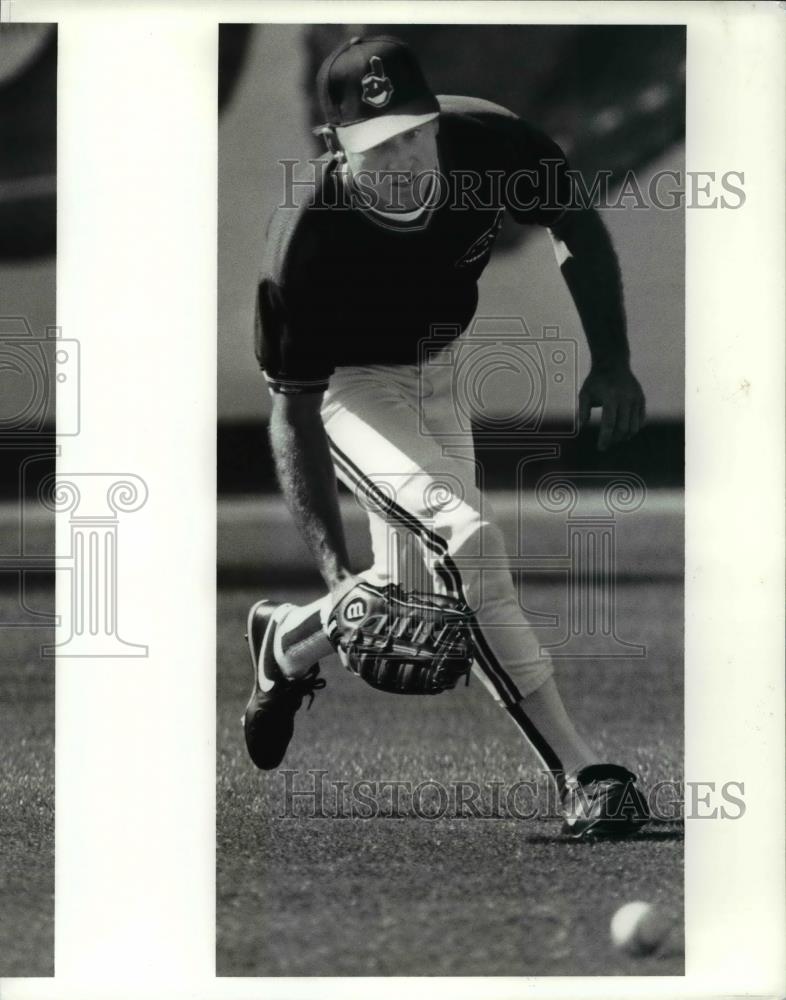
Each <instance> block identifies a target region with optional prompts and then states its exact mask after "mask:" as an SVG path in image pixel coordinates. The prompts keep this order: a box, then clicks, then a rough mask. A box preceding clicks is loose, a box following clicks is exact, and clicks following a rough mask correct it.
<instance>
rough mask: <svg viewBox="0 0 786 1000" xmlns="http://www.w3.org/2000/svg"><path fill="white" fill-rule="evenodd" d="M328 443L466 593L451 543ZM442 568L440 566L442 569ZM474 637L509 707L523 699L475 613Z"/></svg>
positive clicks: (354, 478)
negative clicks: (418, 538) (392, 497)
mask: <svg viewBox="0 0 786 1000" xmlns="http://www.w3.org/2000/svg"><path fill="white" fill-rule="evenodd" d="M328 443H329V445H330V450H331V452H332V455H333V460H334V462H335V463H336V465H337V466H338V467H339V468H340V469H341V471H342V472H343V473H344V474H345V475H346V476H347V478H348V479H349V480H350V482H352V483H353V484H354V485H355V486H356V487H359V488H360V489H361V490H362V492H363V494H364V495H365V496H366V497H367V498H368V499H369V500H371V501H373V503H374V504H375V505H376V506H377V507H379V508H380V509H381V510H382V511H383V512H384V514H385V515H386V516H387V517H388V518H389V519H390V520H391V521H394V522H397V523H398V524H401V525H402V526H403V527H405V528H407V529H408V530H409V531H411V532H412V533H413V534H416V535H418V536H419V537H420V538H421V539H422V540H423V542H424V544H425V545H426V546H427V547H428V548H429V549H430V550H431V551H432V552H433V553H434V554H435V555H436V556H437V557H438V558H439V559H440V561H441V562H442V564H443V566H444V570H443V572H442V573H440V576H441V577H442V579H443V580H444V581H445V582H447V584H448V586H449V587H450V588H451V590H453V591H454V593H455V595H456V596H463V595H464V587H463V583H462V580H461V573H460V571H459V569H458V567H457V566H456V564H455V563H454V562H453V560H452V558H451V556H450V553H449V552H448V545H447V542H446V541H445V539H444V538H442V537H441V536H440V535H438V534H437V533H436V532H434V531H432V530H431V529H429V528H427V527H426V526H425V525H424V524H422V523H421V522H420V521H419V520H418V519H417V518H416V517H415V516H414V515H413V514H410V512H409V511H408V510H405V509H404V508H403V507H401V506H400V505H399V504H397V503H396V502H395V501H394V500H392V499H391V498H390V497H389V496H387V495H386V494H385V493H384V492H383V491H382V490H381V489H380V488H379V487H378V486H377V485H376V484H375V483H374V481H373V480H371V479H370V478H369V477H368V476H366V475H365V473H364V472H363V471H362V470H361V469H359V468H358V467H357V466H356V465H355V464H354V462H353V461H352V460H351V459H350V458H349V457H348V456H347V455H345V454H344V452H343V451H342V450H341V449H340V448H339V447H338V445H337V444H336V443H335V442H334V441H333V440H332V439H331V438H330V436H329V435H328ZM439 571H440V569H439V568H438V569H437V572H439ZM470 621H471V625H472V629H473V637H474V639H475V649H476V652H477V654H478V662H479V664H480V667H481V669H482V670H483V672H484V673H485V674H486V676H487V677H488V678H489V680H490V681H491V683H492V684H493V685H494V687H495V689H496V690H497V692H498V693H499V696H500V698H501V699H502V701H503V703H504V704H505V705H507V706H511V705H515V704H516V703H517V702H518V701H519V700H520V698H521V693H520V691H519V690H518V688H517V687H516V685H515V684H514V683H513V681H512V680H511V678H510V677H509V676H508V674H507V672H506V671H505V670H504V669H503V667H502V665H501V664H500V663H499V662H498V660H497V658H496V657H495V656H494V654H493V652H492V651H491V649H490V648H489V646H488V643H487V642H486V639H485V636H483V633H482V631H481V628H480V625H479V624H478V621H477V618H476V616H475V615H472V616H471V619H470Z"/></svg>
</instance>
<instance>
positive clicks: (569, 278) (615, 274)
mask: <svg viewBox="0 0 786 1000" xmlns="http://www.w3.org/2000/svg"><path fill="white" fill-rule="evenodd" d="M551 233H552V236H553V238H554V240H555V241H558V242H559V243H561V244H563V245H564V249H563V248H561V247H559V246H558V247H557V253H558V259H560V270H561V271H562V275H563V277H564V279H565V283H566V285H567V286H568V290H569V291H570V294H571V297H572V298H573V302H574V303H575V305H576V310H577V312H578V314H579V317H580V319H581V323H582V326H583V328H584V333H585V334H586V337H587V343H588V344H589V349H590V355H591V357H592V366H593V368H598V369H605V368H614V367H619V366H625V367H627V366H628V364H629V362H630V350H629V348H628V337H627V330H626V319H625V305H624V299H623V292H622V275H621V273H620V266H619V261H618V259H617V254H616V251H615V250H614V246H613V244H612V242H611V237H610V236H609V233H608V230H607V229H606V227H605V225H604V224H603V221H602V220H601V218H600V216H599V215H598V213H597V212H596V211H595V210H594V209H582V210H580V211H569V212H567V213H566V214H565V215H564V216H563V218H562V219H561V220H560V222H559V223H557V224H556V225H555V226H553V227H552V230H551Z"/></svg>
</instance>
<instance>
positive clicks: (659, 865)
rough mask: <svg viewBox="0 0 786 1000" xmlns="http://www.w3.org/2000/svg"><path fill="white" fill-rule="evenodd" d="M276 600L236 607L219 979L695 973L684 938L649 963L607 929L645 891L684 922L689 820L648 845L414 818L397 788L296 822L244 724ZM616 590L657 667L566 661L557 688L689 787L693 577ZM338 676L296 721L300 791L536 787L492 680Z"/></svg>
mask: <svg viewBox="0 0 786 1000" xmlns="http://www.w3.org/2000/svg"><path fill="white" fill-rule="evenodd" d="M538 593H539V598H538V599H539V610H547V609H550V608H551V609H553V608H556V607H558V606H559V603H560V601H561V600H562V599H563V596H564V595H563V592H562V588H561V587H560V586H558V585H557V584H553V583H552V584H548V585H546V586H543V587H539V590H538ZM259 596H261V595H260V594H258V593H254V592H251V591H247V590H240V589H231V590H225V591H224V592H222V593H220V594H219V602H218V629H219V631H218V697H219V703H218V775H217V779H218V796H217V824H218V830H217V911H218V912H217V974H218V975H219V976H355V975H357V976H362V975H393V976H395V975H402V976H409V975H419V976H428V975H434V976H470V975H497V976H505V975H510V976H523V975H527V976H548V975H680V974H682V972H683V964H684V959H683V957H682V955H681V954H680V949H679V947H672V948H670V949H667V951H666V953H665V954H662V955H659V956H655V957H650V958H644V959H634V958H629V957H626V956H622V955H620V954H618V953H616V952H614V951H613V950H612V947H611V944H610V942H609V937H608V925H609V919H610V917H611V915H612V913H613V912H614V910H615V909H616V908H617V907H618V906H620V905H621V904H622V903H624V902H626V901H629V900H633V899H647V900H652V901H659V902H661V903H662V904H663V905H664V906H665V907H667V908H668V909H669V910H671V911H672V912H673V913H674V914H675V918H676V919H677V920H678V921H681V914H682V885H683V844H682V830H681V826H680V825H679V824H678V823H676V822H665V821H664V822H654V823H653V824H652V825H651V827H649V828H648V830H647V831H645V832H642V834H641V835H640V836H639V837H638V838H636V839H635V840H633V841H630V842H624V843H615V842H608V841H607V842H598V843H595V844H577V843H573V842H570V841H567V840H563V839H561V838H560V836H559V824H558V822H557V821H556V820H554V819H548V818H545V819H520V818H515V817H512V818H507V817H506V818H484V817H483V816H475V817H472V816H468V817H465V818H462V817H461V816H457V815H456V814H455V810H451V809H450V808H448V810H447V811H444V810H443V815H442V817H441V818H438V819H428V818H424V817H423V814H424V813H425V812H429V809H428V807H427V806H426V804H425V803H426V799H425V798H424V800H423V803H422V808H421V809H420V810H416V809H415V808H414V807H413V804H412V802H411V800H409V799H408V798H407V796H403V797H402V803H403V807H402V808H401V809H399V810H398V811H395V810H393V809H389V808H387V806H389V805H391V804H392V803H391V801H390V795H388V797H387V798H386V799H384V800H381V805H382V808H381V809H380V811H379V814H378V815H377V816H376V817H375V818H352V817H351V816H349V815H347V812H348V810H346V809H340V810H339V815H340V818H328V817H324V818H322V817H321V818H308V817H307V816H304V815H302V811H303V810H302V809H301V810H300V814H298V815H295V816H291V815H289V816H288V815H286V813H287V807H286V803H285V794H284V793H285V778H284V776H283V775H282V774H281V772H272V773H267V774H266V773H263V772H259V771H256V770H255V769H254V767H253V766H252V765H251V763H250V762H249V761H248V760H247V758H246V756H245V747H244V744H243V737H242V732H241V728H240V725H239V717H240V715H241V713H242V710H243V708H244V706H245V702H246V699H247V697H248V693H249V689H250V676H251V674H250V667H249V664H248V662H247V650H246V647H245V644H244V641H243V632H244V631H245V616H246V613H247V608H248V606H249V604H250V603H251V601H252V600H254V599H256V598H257V597H259ZM265 596H268V597H271V598H273V599H276V600H284V599H286V600H292V601H296V602H298V603H301V602H305V601H307V600H310V599H312V598H313V597H315V596H317V595H316V594H315V593H312V592H300V593H297V592H294V591H291V590H290V591H280V592H276V591H275V590H272V591H270V592H268V593H266V594H265ZM618 596H619V616H618V621H619V629H620V634H621V635H624V637H625V638H627V639H630V640H632V641H637V642H641V643H644V644H645V645H646V646H647V650H648V655H647V657H646V659H644V660H630V661H624V660H616V661H606V662H598V661H586V662H575V661H574V662H571V661H561V662H560V664H559V665H558V667H557V671H558V679H559V682H560V685H561V688H562V690H563V694H564V697H565V700H566V702H567V703H568V705H569V706H570V709H571V710H572V712H573V714H574V715H575V718H576V719H577V721H578V722H579V723H580V725H581V726H582V727H583V728H584V729H585V730H586V731H587V732H589V733H591V734H592V735H593V737H594V740H595V741H596V743H598V744H599V745H600V747H601V749H602V751H603V752H604V753H605V754H607V755H608V757H609V758H610V759H614V760H619V761H621V762H623V763H626V764H628V765H629V766H631V767H632V768H633V769H634V770H637V771H638V772H639V774H640V775H641V777H642V779H643V782H644V784H645V785H648V786H649V785H651V784H652V783H654V782H656V781H658V780H671V779H674V780H679V779H681V777H682V731H683V725H682V588H681V584H679V583H676V582H674V583H670V582H668V581H664V582H659V583H656V584H652V583H650V584H644V583H642V584H637V583H634V584H626V585H624V586H622V587H621V588H620V592H619V595H618ZM323 674H324V676H326V677H327V679H328V687H327V689H326V690H324V691H321V692H318V693H317V696H316V700H315V702H314V705H313V708H312V709H311V711H309V712H307V711H305V710H304V711H301V713H300V714H299V715H298V717H297V724H296V735H295V739H294V741H293V743H292V745H291V747H290V751H289V753H288V755H287V759H286V762H285V767H286V768H288V769H291V770H295V771H298V772H300V774H299V775H298V776H296V777H294V778H290V780H291V781H292V780H294V781H295V784H296V786H297V787H299V788H302V787H304V786H307V785H308V783H309V782H310V781H311V779H310V778H309V777H308V775H307V774H306V772H307V771H308V770H309V769H319V768H321V769H324V770H326V771H327V772H328V774H327V776H326V780H332V781H339V780H344V781H348V782H355V781H358V780H360V779H366V780H370V781H379V782H381V781H393V780H398V781H408V782H411V783H412V785H413V786H415V785H417V784H418V783H419V782H422V781H424V780H425V779H433V780H435V781H438V782H440V783H442V784H443V785H446V786H450V783H451V782H457V781H476V782H481V783H482V782H491V781H500V782H504V783H505V786H506V787H509V786H512V785H513V784H514V783H515V782H516V781H518V780H520V779H533V780H534V779H538V769H539V762H538V760H537V758H536V757H535V756H534V754H533V753H532V752H531V751H530V750H529V749H528V748H525V747H524V746H523V745H522V743H521V740H520V737H519V736H518V733H517V730H516V729H515V728H514V727H513V725H512V724H511V722H510V721H509V719H508V718H507V716H506V715H505V713H504V712H503V711H501V710H500V709H498V708H497V707H496V706H495V705H494V703H493V702H492V700H491V699H490V697H489V696H488V695H487V694H486V692H485V690H483V689H482V687H481V685H480V684H478V683H477V682H476V681H475V680H473V682H472V683H471V685H470V686H469V688H467V689H462V690H458V691H455V692H449V693H447V694H445V695H442V696H440V697H438V698H434V699H428V698H419V699H407V698H401V697H397V696H395V695H384V694H379V693H376V692H374V691H372V690H371V689H370V688H367V687H366V685H364V684H362V682H359V681H356V680H355V679H354V678H352V677H350V676H349V675H348V674H347V673H346V672H345V671H344V670H343V669H341V668H340V667H339V666H338V664H337V662H336V661H335V660H331V661H327V662H326V663H325V664H324V666H323ZM301 802H302V803H303V807H304V808H305V809H306V810H307V808H308V802H304V800H301ZM325 802H326V805H327V806H328V807H330V806H331V803H332V795H328V796H326V799H325ZM435 802H436V800H435ZM434 808H435V810H436V808H437V807H436V805H435V807H434ZM290 811H293V810H290ZM294 811H296V812H297V811H298V810H297V809H295V810H294ZM333 811H335V810H333ZM369 811H371V810H369ZM391 813H392V815H391ZM367 814H368V813H366V814H365V815H367ZM680 937H681V923H680V924H679V925H678V928H677V940H678V941H679V939H680Z"/></svg>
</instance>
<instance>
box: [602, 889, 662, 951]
mask: <svg viewBox="0 0 786 1000" xmlns="http://www.w3.org/2000/svg"><path fill="white" fill-rule="evenodd" d="M668 933H669V920H668V918H667V917H666V916H665V914H664V913H662V912H661V910H659V909H658V908H657V907H656V906H653V905H652V903H645V902H642V901H641V900H637V901H636V902H634V903H626V904H625V905H624V906H621V907H620V908H619V909H618V910H617V912H616V913H615V914H614V916H613V917H612V918H611V940H612V941H613V942H614V946H615V947H616V948H618V949H619V950H620V951H624V952H626V953H627V954H628V955H637V956H641V955H651V954H652V953H653V952H655V951H657V950H658V948H660V946H661V945H662V944H663V942H664V941H665V939H666V937H667V935H668Z"/></svg>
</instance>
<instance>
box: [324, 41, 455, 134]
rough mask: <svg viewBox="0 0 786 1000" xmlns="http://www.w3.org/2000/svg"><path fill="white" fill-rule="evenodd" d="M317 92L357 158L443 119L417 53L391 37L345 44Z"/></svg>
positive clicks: (327, 115) (326, 66) (333, 56)
mask: <svg viewBox="0 0 786 1000" xmlns="http://www.w3.org/2000/svg"><path fill="white" fill-rule="evenodd" d="M317 93H318V96H319V102H320V104H321V105H322V111H323V113H324V115H325V119H326V122H327V124H328V125H329V126H331V127H332V128H335V130H336V135H337V137H338V140H339V142H340V143H341V145H342V146H343V147H344V148H345V149H348V150H349V151H350V152H355V153H362V152H364V151H365V150H367V149H371V148H372V146H378V145H379V144H380V143H381V142H385V141H386V140H387V139H390V138H391V137H392V136H394V135H398V134H399V133H400V132H408V131H409V130H410V129H413V128H417V126H418V125H424V124H425V123H426V122H430V121H433V120H434V119H435V118H436V117H438V115H439V104H438V103H437V99H436V97H435V96H434V95H433V93H432V92H431V89H430V88H429V85H428V84H427V83H426V79H425V77H424V76H423V71H422V70H421V68H420V66H419V65H418V61H417V59H416V58H415V55H414V53H413V52H412V50H411V49H410V47H409V46H408V45H407V44H406V43H405V42H402V41H401V39H399V38H394V37H392V36H391V35H377V36H375V37H373V38H360V37H355V38H350V39H349V41H347V42H344V43H342V44H341V45H339V47H338V48H337V49H335V50H334V51H333V52H331V54H330V55H329V56H328V57H327V59H326V60H325V61H324V62H323V63H322V66H321V67H320V70H319V73H318V74H317Z"/></svg>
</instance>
